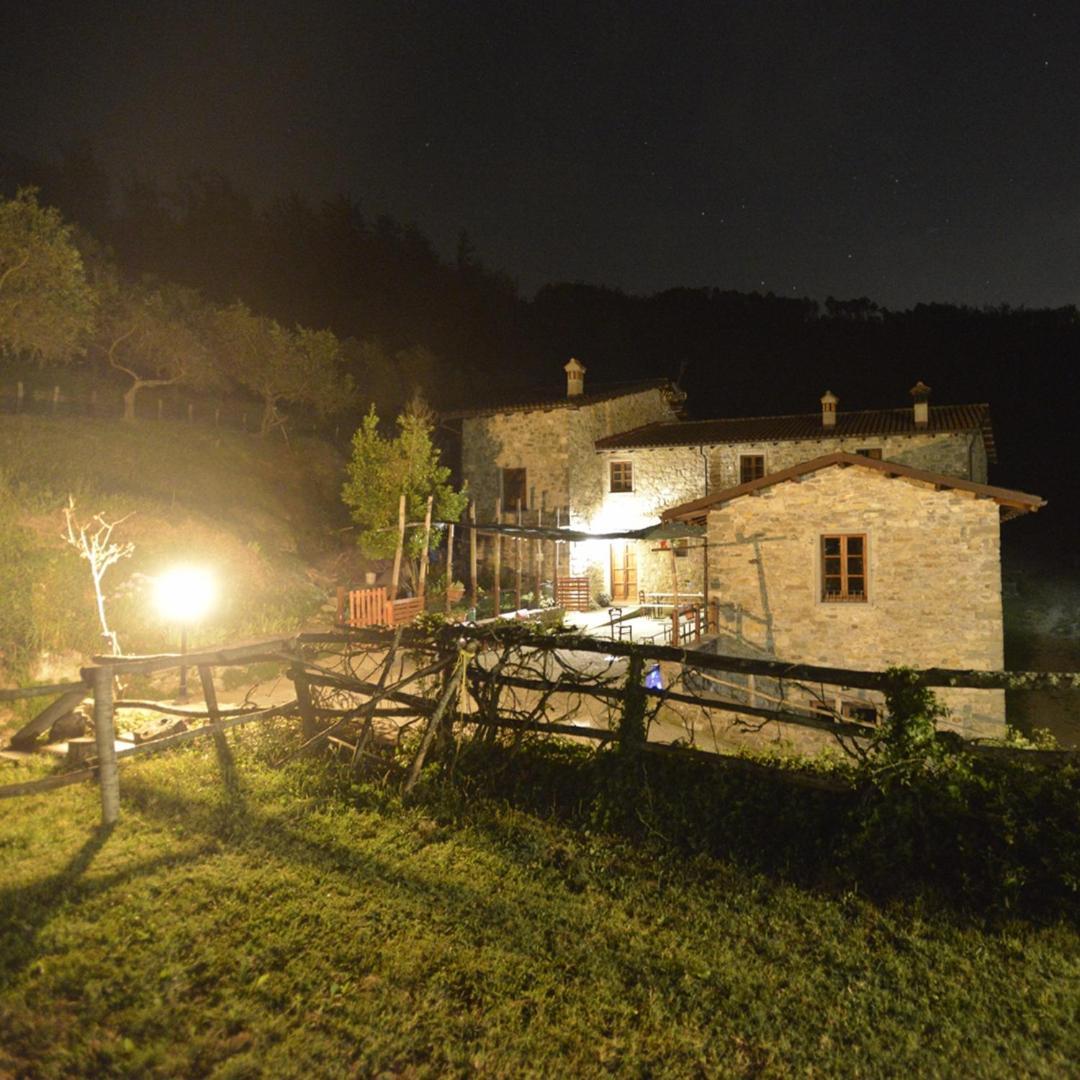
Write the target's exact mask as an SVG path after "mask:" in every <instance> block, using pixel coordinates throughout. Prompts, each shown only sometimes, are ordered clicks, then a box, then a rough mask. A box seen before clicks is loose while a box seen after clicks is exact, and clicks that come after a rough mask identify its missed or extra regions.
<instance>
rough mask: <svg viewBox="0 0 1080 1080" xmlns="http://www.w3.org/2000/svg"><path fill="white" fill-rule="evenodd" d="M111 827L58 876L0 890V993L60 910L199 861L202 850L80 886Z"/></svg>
mask: <svg viewBox="0 0 1080 1080" xmlns="http://www.w3.org/2000/svg"><path fill="white" fill-rule="evenodd" d="M113 831H114V826H112V825H99V826H97V827H95V828H94V830H93V832H92V833H91V834H90V836H89V837H88V838H87V839H86V842H85V843H84V844H83V845H82V847H80V848H79V850H78V851H77V852H76V853H75V854H74V855H73V856H72V858H71V859H70V860H69V862H68V863H67V865H66V866H64V867H63V869H61V870H59V871H58V872H57V873H55V874H52V875H50V876H49V877H46V878H43V879H42V880H41V881H39V882H36V883H35V884H32V885H29V886H22V887H9V888H4V889H0V927H3V932H2V933H0V957H2V966H0V987H7V986H8V985H10V984H11V982H13V981H14V979H15V977H16V976H18V974H19V973H20V972H21V971H22V970H23V969H24V968H25V967H26V966H27V965H28V964H30V963H32V962H33V960H34V958H35V957H36V956H37V953H38V950H37V941H38V937H39V936H40V934H41V931H42V930H43V929H44V928H45V926H47V925H48V923H49V920H50V919H51V918H52V917H53V915H54V914H56V913H57V912H58V911H59V910H60V909H61V908H62V907H64V905H66V904H68V903H70V902H72V901H75V900H85V899H87V898H88V897H92V896H96V895H98V894H99V893H104V892H108V891H109V890H110V889H112V888H114V887H116V886H117V885H123V884H125V883H127V882H129V881H131V880H133V879H134V878H137V877H141V876H145V875H147V874H152V873H154V872H156V871H157V870H159V869H161V868H162V867H165V866H175V865H178V864H179V863H182V862H190V861H191V860H193V859H197V858H199V857H200V856H201V855H202V854H204V853H205V850H206V849H200V850H196V851H189V852H185V853H184V854H183V855H176V854H171V855H160V856H158V857H157V858H153V859H147V860H144V861H143V862H140V863H138V864H136V865H134V866H128V867H124V868H123V869H121V870H116V871H114V872H112V873H109V874H103V875H101V876H99V877H95V878H93V879H92V880H91V881H86V880H84V875H85V874H86V872H87V870H89V869H90V865H91V864H92V863H93V861H94V859H95V858H96V856H97V855H98V853H99V852H100V851H101V849H102V848H103V847H104V846H105V843H106V842H107V841H108V839H109V837H110V836H111V835H112V834H113Z"/></svg>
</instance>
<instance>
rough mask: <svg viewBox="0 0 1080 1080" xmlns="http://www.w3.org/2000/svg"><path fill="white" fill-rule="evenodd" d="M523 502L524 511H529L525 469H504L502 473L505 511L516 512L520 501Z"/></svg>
mask: <svg viewBox="0 0 1080 1080" xmlns="http://www.w3.org/2000/svg"><path fill="white" fill-rule="evenodd" d="M519 499H520V500H521V505H522V508H523V509H528V506H529V494H528V489H527V488H526V486H525V470H524V469H503V471H502V500H503V509H504V510H515V509H516V508H517V504H518V500H519Z"/></svg>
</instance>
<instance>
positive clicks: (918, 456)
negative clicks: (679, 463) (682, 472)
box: [708, 432, 986, 491]
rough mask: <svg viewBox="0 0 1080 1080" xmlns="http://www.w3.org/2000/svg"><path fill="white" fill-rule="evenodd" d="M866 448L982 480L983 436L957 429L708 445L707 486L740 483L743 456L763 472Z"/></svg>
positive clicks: (917, 465) (885, 456) (718, 487)
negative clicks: (760, 462)
mask: <svg viewBox="0 0 1080 1080" xmlns="http://www.w3.org/2000/svg"><path fill="white" fill-rule="evenodd" d="M871 448H873V449H878V450H880V451H881V456H882V458H883V459H884V460H885V461H895V462H898V463H899V464H901V465H910V466H911V467H912V468H914V469H926V470H927V471H928V472H938V473H944V474H945V475H946V476H959V477H961V478H963V479H965V480H974V481H976V483H980V484H985V483H986V448H985V446H984V444H983V440H982V436H981V435H980V434H979V433H978V432H960V433H956V434H949V433H944V434H918V435H886V436H880V437H876V438H875V437H870V436H863V437H860V438H854V439H852V438H843V439H840V438H820V439H797V440H793V441H791V442H762V443H732V444H726V445H723V446H712V447H709V449H708V454H709V490H710V491H723V490H724V489H725V488H729V487H735V486H736V485H737V484H738V483H740V480H739V458H740V457H741V456H742V455H743V454H761V455H764V457H765V472H766V473H774V472H780V471H781V470H782V469H788V468H790V467H791V466H792V465H798V464H799V463H800V462H803V461H810V460H811V459H813V458H816V457H821V456H822V455H823V454H835V453H836V452H837V451H841V450H842V451H844V452H845V453H849V454H854V453H855V452H856V451H858V450H863V449H871Z"/></svg>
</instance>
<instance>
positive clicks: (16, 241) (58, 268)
mask: <svg viewBox="0 0 1080 1080" xmlns="http://www.w3.org/2000/svg"><path fill="white" fill-rule="evenodd" d="M94 300H95V298H94V292H93V289H92V288H91V287H90V285H89V284H88V283H87V280H86V274H85V271H84V268H83V262H82V258H81V256H80V255H79V251H78V249H77V248H76V246H75V244H74V242H73V240H72V230H71V226H69V225H65V224H64V221H63V219H62V218H61V216H60V213H59V211H57V210H54V209H52V208H51V207H47V206H39V205H38V201H37V194H36V193H35V192H34V190H33V189H31V188H23V189H22V190H20V191H19V192H18V193H17V194H16V195H15V198H13V199H4V200H0V349H2V350H6V351H9V352H13V353H18V352H25V353H29V354H30V355H32V356H35V357H37V358H38V359H40V360H42V361H62V360H67V359H69V358H70V357H72V356H73V355H75V354H77V353H78V352H79V351H80V344H81V339H82V336H83V335H84V334H85V333H86V332H87V331H88V330H89V329H90V327H91V325H92V321H93V316H94Z"/></svg>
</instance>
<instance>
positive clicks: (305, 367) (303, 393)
mask: <svg viewBox="0 0 1080 1080" xmlns="http://www.w3.org/2000/svg"><path fill="white" fill-rule="evenodd" d="M216 324H217V340H218V345H219V348H220V349H221V350H222V364H223V366H224V367H225V368H226V370H228V372H229V374H230V375H231V376H232V377H233V378H234V379H235V380H236V381H237V382H238V383H239V384H240V385H241V386H243V387H244V388H245V389H247V390H250V391H251V392H252V393H253V394H256V395H257V396H258V397H259V399H260V400H261V401H262V403H263V414H262V421H261V423H260V425H259V434H260V435H263V436H266V435H268V434H269V433H270V432H271V431H273V430H274V429H275V428H281V429H282V431H284V428H285V423H286V417H285V415H284V414H283V413H282V407H283V406H285V405H306V406H309V407H311V408H313V409H315V411H316V412H318V413H319V414H320V415H321V416H326V415H329V414H331V413H334V412H337V411H339V410H340V409H343V408H345V407H346V406H348V405H349V404H350V403H351V401H352V398H353V386H352V379H351V378H350V377H349V376H348V375H347V374H346V373H345V372H343V370H342V366H343V363H344V360H345V352H344V349H343V348H342V344H341V342H340V341H339V340H338V338H337V337H336V335H334V334H333V333H331V331H329V330H308V329H306V328H305V327H297V328H296V329H295V330H287V329H286V328H285V327H283V326H281V325H279V324H278V323H277V322H275V321H274V320H273V319H268V318H265V317H264V316H261V315H256V314H254V313H253V312H252V311H251V310H250V309H249V308H248V307H247V306H246V305H245V304H242V303H236V304H233V305H232V306H231V307H228V308H225V309H223V310H222V311H220V312H219V313H218V316H217V320H216Z"/></svg>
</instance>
